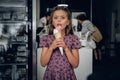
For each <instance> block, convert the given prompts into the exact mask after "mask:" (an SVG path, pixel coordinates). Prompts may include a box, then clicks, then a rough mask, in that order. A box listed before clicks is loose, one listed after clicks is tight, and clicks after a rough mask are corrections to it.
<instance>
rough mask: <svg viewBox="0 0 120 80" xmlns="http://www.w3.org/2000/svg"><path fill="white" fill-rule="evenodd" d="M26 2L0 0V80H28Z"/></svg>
mask: <svg viewBox="0 0 120 80" xmlns="http://www.w3.org/2000/svg"><path fill="white" fill-rule="evenodd" d="M28 24H29V22H28V7H27V0H0V80H28V56H29V55H30V54H29V50H28V29H29V25H28Z"/></svg>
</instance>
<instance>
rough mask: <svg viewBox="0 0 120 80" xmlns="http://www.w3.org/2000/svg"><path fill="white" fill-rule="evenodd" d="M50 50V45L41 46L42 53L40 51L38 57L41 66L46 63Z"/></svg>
mask: <svg viewBox="0 0 120 80" xmlns="http://www.w3.org/2000/svg"><path fill="white" fill-rule="evenodd" d="M52 52H53V49H52V48H51V47H49V48H47V47H43V48H42V53H41V58H40V63H41V66H43V67H45V66H46V65H47V64H48V62H49V60H50V57H51V54H52Z"/></svg>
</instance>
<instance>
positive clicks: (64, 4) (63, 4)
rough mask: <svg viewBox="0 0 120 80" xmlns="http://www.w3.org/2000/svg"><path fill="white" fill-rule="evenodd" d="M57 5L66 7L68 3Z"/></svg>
mask: <svg viewBox="0 0 120 80" xmlns="http://www.w3.org/2000/svg"><path fill="white" fill-rule="evenodd" d="M57 6H63V7H68V4H58V5H57Z"/></svg>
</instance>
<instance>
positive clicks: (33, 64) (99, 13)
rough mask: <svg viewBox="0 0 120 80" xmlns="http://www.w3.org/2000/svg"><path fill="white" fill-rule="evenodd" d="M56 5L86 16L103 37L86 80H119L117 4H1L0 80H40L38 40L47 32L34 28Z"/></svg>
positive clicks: (107, 0) (2, 0)
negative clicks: (64, 6)
mask: <svg viewBox="0 0 120 80" xmlns="http://www.w3.org/2000/svg"><path fill="white" fill-rule="evenodd" d="M58 4H67V5H68V9H69V10H70V12H71V14H74V13H81V12H85V13H86V14H87V16H88V17H89V19H90V20H91V21H92V22H93V23H94V25H96V26H97V27H98V28H99V30H100V31H101V33H102V36H103V39H102V41H101V42H100V44H101V48H100V52H99V51H98V54H97V58H96V57H95V55H94V54H92V57H91V58H92V59H91V60H92V69H90V70H92V74H90V75H89V76H86V80H120V74H119V72H120V69H119V67H120V63H119V62H120V0H0V80H42V77H43V75H44V71H45V68H44V67H41V65H40V54H41V49H40V47H39V43H38V42H37V39H38V37H39V38H41V36H42V35H44V34H46V32H45V29H43V30H42V31H41V32H37V27H38V24H39V20H40V18H42V17H43V16H44V14H45V13H46V12H47V11H51V10H52V9H53V7H55V6H57V5H58ZM77 75H78V76H80V75H79V72H77ZM78 80H79V78H78Z"/></svg>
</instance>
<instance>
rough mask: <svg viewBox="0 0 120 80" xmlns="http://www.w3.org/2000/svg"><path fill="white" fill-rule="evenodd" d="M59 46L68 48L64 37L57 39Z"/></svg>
mask: <svg viewBox="0 0 120 80" xmlns="http://www.w3.org/2000/svg"><path fill="white" fill-rule="evenodd" d="M57 46H58V47H62V48H63V49H66V48H67V45H66V44H65V42H64V39H63V38H59V39H58V40H57Z"/></svg>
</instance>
